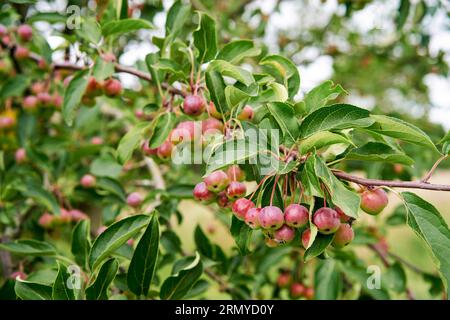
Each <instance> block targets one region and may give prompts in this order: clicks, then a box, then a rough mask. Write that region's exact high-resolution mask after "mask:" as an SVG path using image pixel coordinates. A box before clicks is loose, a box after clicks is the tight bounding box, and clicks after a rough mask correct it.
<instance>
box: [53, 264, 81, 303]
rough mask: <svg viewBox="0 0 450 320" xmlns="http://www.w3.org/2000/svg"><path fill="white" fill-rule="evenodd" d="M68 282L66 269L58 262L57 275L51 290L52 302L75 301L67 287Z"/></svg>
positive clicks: (73, 295)
mask: <svg viewBox="0 0 450 320" xmlns="http://www.w3.org/2000/svg"><path fill="white" fill-rule="evenodd" d="M68 280H69V273H68V272H67V268H66V267H65V266H64V265H63V264H61V263H60V262H58V275H57V276H56V279H55V283H54V284H53V289H52V298H53V300H75V293H74V292H73V290H72V289H70V288H69V287H68V286H67V283H68Z"/></svg>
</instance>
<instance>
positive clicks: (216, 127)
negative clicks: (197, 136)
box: [202, 118, 223, 134]
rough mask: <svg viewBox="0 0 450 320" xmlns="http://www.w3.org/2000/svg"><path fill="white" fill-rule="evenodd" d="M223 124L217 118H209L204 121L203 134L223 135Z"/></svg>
mask: <svg viewBox="0 0 450 320" xmlns="http://www.w3.org/2000/svg"><path fill="white" fill-rule="evenodd" d="M222 131H223V123H222V121H219V120H217V119H215V118H209V119H206V120H203V121H202V133H203V134H214V133H222Z"/></svg>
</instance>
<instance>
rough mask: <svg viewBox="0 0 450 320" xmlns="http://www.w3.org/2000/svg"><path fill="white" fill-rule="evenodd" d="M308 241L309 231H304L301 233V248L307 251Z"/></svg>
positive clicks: (309, 237)
mask: <svg viewBox="0 0 450 320" xmlns="http://www.w3.org/2000/svg"><path fill="white" fill-rule="evenodd" d="M309 239H311V229H309V228H308V229H306V230H305V231H303V233H302V245H303V248H305V249H307V248H308V244H309Z"/></svg>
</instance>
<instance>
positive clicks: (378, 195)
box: [361, 189, 389, 215]
mask: <svg viewBox="0 0 450 320" xmlns="http://www.w3.org/2000/svg"><path fill="white" fill-rule="evenodd" d="M388 202H389V199H388V196H387V193H386V191H384V190H383V189H375V190H366V191H364V192H363V193H362V194H361V209H363V210H364V211H365V212H367V213H368V214H371V215H377V214H379V213H380V212H381V211H383V209H384V208H386V206H387V204H388Z"/></svg>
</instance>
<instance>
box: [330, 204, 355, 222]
mask: <svg viewBox="0 0 450 320" xmlns="http://www.w3.org/2000/svg"><path fill="white" fill-rule="evenodd" d="M334 210H336V212H337V213H338V215H339V219H340V220H341V222H348V221H349V220H350V219H351V217H349V216H348V215H346V214H345V213H344V211H342V210H341V208H339V207H335V208H334Z"/></svg>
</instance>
